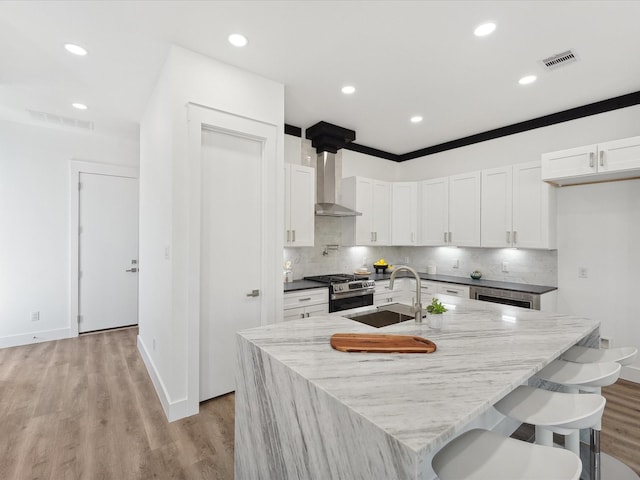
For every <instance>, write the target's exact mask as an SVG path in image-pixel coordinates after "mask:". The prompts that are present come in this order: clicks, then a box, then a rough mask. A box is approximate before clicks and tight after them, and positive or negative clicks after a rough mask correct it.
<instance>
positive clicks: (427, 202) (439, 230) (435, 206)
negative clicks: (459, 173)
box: [418, 177, 449, 245]
mask: <svg viewBox="0 0 640 480" xmlns="http://www.w3.org/2000/svg"><path fill="white" fill-rule="evenodd" d="M419 186H420V188H419V190H420V191H419V194H420V195H419V197H420V199H419V209H418V211H419V224H420V232H419V233H420V235H419V239H418V241H419V243H420V245H446V244H447V241H448V234H449V177H443V178H435V179H432V180H424V181H422V182H420V185H419Z"/></svg>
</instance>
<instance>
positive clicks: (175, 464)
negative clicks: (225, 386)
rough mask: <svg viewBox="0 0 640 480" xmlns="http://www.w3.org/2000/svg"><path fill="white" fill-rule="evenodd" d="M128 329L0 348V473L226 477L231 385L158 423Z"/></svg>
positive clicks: (122, 478)
mask: <svg viewBox="0 0 640 480" xmlns="http://www.w3.org/2000/svg"><path fill="white" fill-rule="evenodd" d="M136 335H137V329H135V328H130V329H124V330H117V331H110V332H103V333H98V334H93V335H83V336H80V337H79V338H73V339H67V340H60V341H56V342H47V343H40V344H35V345H28V346H23V347H15V348H8V349H2V350H0V479H3V480H8V479H16V480H18V479H19V480H26V479H51V480H66V479H74V480H75V479H91V480H97V479H105V480H106V479H118V480H128V479H145V480H146V479H153V478H156V479H220V480H227V479H232V478H233V434H234V431H233V429H234V399H233V395H226V396H223V397H220V398H217V399H214V400H212V401H209V402H205V403H203V404H202V405H201V407H200V413H199V414H198V415H194V416H192V417H189V418H186V419H183V420H179V421H177V422H173V423H168V422H167V420H166V417H165V415H164V413H163V411H162V407H161V405H160V401H159V400H158V397H157V395H156V393H155V390H154V388H153V385H152V383H151V380H150V379H149V376H148V374H147V371H146V369H145V367H144V364H143V362H142V359H141V358H140V355H139V354H138V351H137V349H136Z"/></svg>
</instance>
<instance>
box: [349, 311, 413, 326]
mask: <svg viewBox="0 0 640 480" xmlns="http://www.w3.org/2000/svg"><path fill="white" fill-rule="evenodd" d="M347 318H350V319H351V320H355V321H356V322H360V323H364V324H365V325H369V326H371V327H376V328H381V327H386V326H388V325H393V324H395V323H401V322H405V321H407V320H413V317H410V316H408V315H403V314H402V313H396V312H390V311H388V310H380V311H377V312H373V313H364V314H360V315H354V316H348V317H347Z"/></svg>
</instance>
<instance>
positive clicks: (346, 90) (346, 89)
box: [342, 85, 356, 95]
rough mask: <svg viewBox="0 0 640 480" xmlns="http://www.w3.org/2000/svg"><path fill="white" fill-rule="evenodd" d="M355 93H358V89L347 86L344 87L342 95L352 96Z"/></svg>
mask: <svg viewBox="0 0 640 480" xmlns="http://www.w3.org/2000/svg"><path fill="white" fill-rule="evenodd" d="M355 91H356V87H354V86H352V85H345V86H344V87H342V93H344V94H345V95H351V94H352V93H354V92H355Z"/></svg>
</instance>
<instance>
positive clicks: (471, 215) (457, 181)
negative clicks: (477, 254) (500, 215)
mask: <svg viewBox="0 0 640 480" xmlns="http://www.w3.org/2000/svg"><path fill="white" fill-rule="evenodd" d="M447 237H448V238H447V240H448V243H447V244H448V245H456V246H458V247H479V246H480V172H471V173H465V174H462V175H454V176H452V177H449V231H448V236H447Z"/></svg>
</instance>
